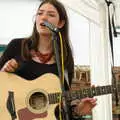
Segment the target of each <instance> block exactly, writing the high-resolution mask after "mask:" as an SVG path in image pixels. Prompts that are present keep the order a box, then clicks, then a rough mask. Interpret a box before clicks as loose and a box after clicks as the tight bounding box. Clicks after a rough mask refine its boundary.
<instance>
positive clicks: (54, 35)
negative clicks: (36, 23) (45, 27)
mask: <svg viewBox="0 0 120 120" xmlns="http://www.w3.org/2000/svg"><path fill="white" fill-rule="evenodd" d="M57 36H58V33H57V32H53V31H52V45H53V48H54V54H55V59H56V63H57V68H58V74H59V78H60V84H61V90H62V100H64V104H63V107H64V113H65V115H64V117H65V120H70V119H69V113H68V107H67V101H66V99H65V97H64V99H63V96H65V95H63V94H65V88H64V85H63V83H62V75H63V74H62V68H61V61H60V54H59V49H58V48H59V46H58V37H57ZM62 102H63V101H62ZM60 112H61V111H60Z"/></svg>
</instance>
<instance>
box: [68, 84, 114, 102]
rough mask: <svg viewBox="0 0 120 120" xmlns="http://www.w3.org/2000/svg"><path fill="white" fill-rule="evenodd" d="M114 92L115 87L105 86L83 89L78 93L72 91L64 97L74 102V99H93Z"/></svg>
mask: <svg viewBox="0 0 120 120" xmlns="http://www.w3.org/2000/svg"><path fill="white" fill-rule="evenodd" d="M115 90H116V87H114V86H112V85H107V86H99V87H92V88H85V89H81V90H78V91H72V92H70V93H67V94H66V96H67V99H68V100H74V99H82V98H85V97H94V96H100V95H105V94H111V93H113V92H114V91H115Z"/></svg>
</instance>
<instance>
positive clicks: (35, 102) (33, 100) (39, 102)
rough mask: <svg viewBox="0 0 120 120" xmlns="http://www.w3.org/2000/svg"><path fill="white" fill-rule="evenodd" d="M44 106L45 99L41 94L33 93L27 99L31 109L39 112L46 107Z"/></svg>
mask: <svg viewBox="0 0 120 120" xmlns="http://www.w3.org/2000/svg"><path fill="white" fill-rule="evenodd" d="M46 104H47V98H46V96H45V95H44V94H43V93H41V92H35V93H33V94H32V95H31V96H30V98H29V105H30V106H31V107H32V109H35V110H41V109H43V108H45V107H46Z"/></svg>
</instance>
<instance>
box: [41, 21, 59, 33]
mask: <svg viewBox="0 0 120 120" xmlns="http://www.w3.org/2000/svg"><path fill="white" fill-rule="evenodd" d="M43 25H44V26H46V27H48V28H49V29H50V30H51V31H52V32H55V33H57V32H59V29H58V28H57V27H55V26H54V25H53V24H51V23H49V22H48V21H44V23H43Z"/></svg>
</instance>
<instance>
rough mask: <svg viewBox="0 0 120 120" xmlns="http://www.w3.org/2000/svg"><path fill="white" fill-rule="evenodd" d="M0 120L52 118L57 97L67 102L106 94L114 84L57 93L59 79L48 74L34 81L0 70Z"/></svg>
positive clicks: (54, 119)
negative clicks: (63, 98)
mask: <svg viewBox="0 0 120 120" xmlns="http://www.w3.org/2000/svg"><path fill="white" fill-rule="evenodd" d="M0 79H1V82H0V84H1V85H0V120H56V117H55V114H54V113H55V108H56V106H57V105H58V103H59V102H60V96H62V97H65V99H66V100H67V101H71V100H74V99H82V98H85V97H93V96H98V95H103V94H110V93H113V92H114V91H115V90H116V87H115V86H112V85H107V86H99V87H95V88H86V89H81V90H77V91H66V92H65V93H64V94H63V93H62V92H61V85H60V80H59V78H58V77H57V76H56V75H54V74H51V73H47V74H44V75H42V76H41V77H39V78H37V79H35V80H31V81H28V80H25V79H23V78H21V77H19V76H17V75H15V74H12V73H5V72H0Z"/></svg>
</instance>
